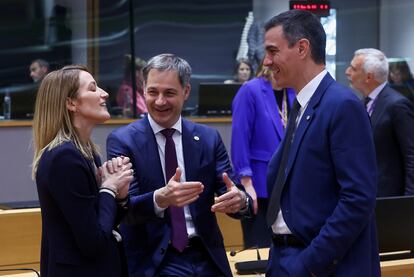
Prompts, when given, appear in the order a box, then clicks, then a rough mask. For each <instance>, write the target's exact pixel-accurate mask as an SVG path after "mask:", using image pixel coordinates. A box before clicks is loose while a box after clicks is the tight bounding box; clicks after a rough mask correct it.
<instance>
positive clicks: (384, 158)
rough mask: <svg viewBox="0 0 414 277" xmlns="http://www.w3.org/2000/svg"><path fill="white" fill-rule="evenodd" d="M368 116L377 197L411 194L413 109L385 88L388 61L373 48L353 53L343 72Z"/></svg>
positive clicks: (413, 175) (413, 181)
mask: <svg viewBox="0 0 414 277" xmlns="http://www.w3.org/2000/svg"><path fill="white" fill-rule="evenodd" d="M345 74H346V76H347V77H348V79H349V81H350V84H351V86H352V87H353V88H354V89H355V90H357V91H359V92H360V93H362V95H363V96H364V103H365V105H366V109H367V112H368V114H369V115H370V116H371V124H372V131H373V133H374V142H375V150H376V154H377V166H378V193H377V196H379V197H383V196H398V195H412V194H414V128H413V127H414V107H413V105H412V103H411V102H410V101H409V100H408V99H407V98H405V97H404V96H402V95H400V94H399V93H398V92H397V91H395V90H393V89H392V88H391V87H390V86H389V85H388V84H387V79H388V61H387V57H386V56H385V55H384V53H382V52H381V51H379V50H377V49H373V48H366V49H359V50H357V51H355V55H354V58H353V59H352V61H351V65H350V66H349V67H348V68H347V69H346V71H345Z"/></svg>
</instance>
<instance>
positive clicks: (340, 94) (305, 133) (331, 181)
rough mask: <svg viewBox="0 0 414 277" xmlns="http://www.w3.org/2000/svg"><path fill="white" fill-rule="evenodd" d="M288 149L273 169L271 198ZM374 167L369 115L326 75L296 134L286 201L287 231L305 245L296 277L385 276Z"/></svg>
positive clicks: (275, 159) (278, 154)
mask: <svg viewBox="0 0 414 277" xmlns="http://www.w3.org/2000/svg"><path fill="white" fill-rule="evenodd" d="M285 142H286V141H285V140H283V141H282V144H281V147H279V149H278V150H277V151H276V153H275V155H274V156H273V158H272V160H271V162H270V164H269V174H268V187H269V191H272V188H273V186H274V184H275V181H276V175H277V172H278V168H279V164H280V160H281V156H282V151H281V150H282V148H283V147H282V146H283V145H284V143H285ZM375 164H376V163H375V149H374V143H373V138H372V133H371V131H370V123H369V118H368V115H367V112H366V111H365V109H364V107H363V105H362V103H361V102H360V101H359V100H358V98H357V97H356V96H355V95H354V94H353V93H352V92H351V91H350V90H349V89H348V88H345V87H343V86H341V85H339V84H338V83H336V82H335V81H334V80H333V79H332V77H331V76H330V75H329V74H327V75H326V76H325V77H324V78H323V80H322V82H321V83H320V84H319V86H318V88H317V90H316V92H315V94H314V95H313V96H312V98H311V99H310V102H309V104H308V106H307V108H306V110H305V112H304V114H303V116H302V118H301V120H300V122H299V125H298V127H297V129H296V132H295V135H294V138H293V142H292V146H291V149H290V154H289V159H288V162H287V168H286V177H285V185H284V189H283V191H282V196H281V209H282V212H283V217H284V219H285V222H286V224H287V226H288V227H289V229H290V230H291V231H292V233H293V234H294V235H296V236H297V237H298V238H300V239H301V240H302V241H303V242H304V243H305V245H306V247H305V249H304V250H303V251H302V252H301V253H300V255H299V257H298V259H297V261H296V263H294V264H292V265H291V266H292V267H291V268H290V270H291V271H292V272H299V271H301V272H302V273H301V274H300V275H292V276H308V275H309V274H310V272H313V273H314V274H315V275H316V276H327V275H328V274H330V273H333V274H334V276H370V277H372V276H380V267H379V257H378V246H377V238H376V227H375V221H374V220H375V219H374V208H375V196H376V188H377V186H376V182H377V180H376V166H375ZM275 212H276V211H275ZM272 262H273V261H272V260H270V266H272Z"/></svg>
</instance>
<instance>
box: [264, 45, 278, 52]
mask: <svg viewBox="0 0 414 277" xmlns="http://www.w3.org/2000/svg"><path fill="white" fill-rule="evenodd" d="M265 48H266V50H267V51H271V50H278V48H277V47H276V46H273V45H266V47H265Z"/></svg>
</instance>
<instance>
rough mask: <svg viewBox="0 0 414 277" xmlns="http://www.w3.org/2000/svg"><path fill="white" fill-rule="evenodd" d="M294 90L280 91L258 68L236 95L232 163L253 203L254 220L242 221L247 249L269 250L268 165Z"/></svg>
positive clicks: (284, 125) (269, 75)
mask: <svg viewBox="0 0 414 277" xmlns="http://www.w3.org/2000/svg"><path fill="white" fill-rule="evenodd" d="M294 99H295V92H294V91H293V89H283V88H279V87H277V84H276V82H275V81H274V80H273V78H272V74H271V71H270V70H269V69H268V68H267V67H264V66H263V64H261V65H260V66H259V69H258V74H257V77H256V78H254V79H252V80H250V81H248V82H246V83H245V84H244V85H242V87H241V88H240V89H239V91H238V92H237V95H236V96H235V98H234V100H233V105H232V110H233V112H232V114H233V120H232V136H231V138H232V139H231V159H232V163H233V166H234V170H235V173H236V174H237V175H238V177H240V180H241V183H242V185H243V186H244V188H245V189H246V192H247V193H248V194H249V195H250V196H251V197H252V199H253V211H254V214H255V215H254V216H253V217H252V218H247V219H243V220H242V221H241V224H242V229H243V239H244V247H245V248H249V247H252V246H258V247H270V244H271V239H272V238H271V231H270V229H269V228H268V227H267V226H266V212H267V205H268V192H267V188H266V175H267V165H268V163H269V160H270V158H271V157H272V155H273V153H274V152H275V151H276V149H277V147H278V146H279V144H280V142H281V140H282V138H283V136H284V134H285V128H286V124H287V120H288V116H289V111H290V107H291V106H292V103H293V100H294Z"/></svg>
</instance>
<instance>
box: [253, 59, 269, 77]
mask: <svg viewBox="0 0 414 277" xmlns="http://www.w3.org/2000/svg"><path fill="white" fill-rule="evenodd" d="M263 62H264V58H263V59H262V62H261V63H260V65H259V68H257V71H256V77H263V78H265V79H266V80H268V81H271V80H272V78H273V77H272V70H271V69H270V68H269V67H268V66H265V65H264V64H263Z"/></svg>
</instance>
